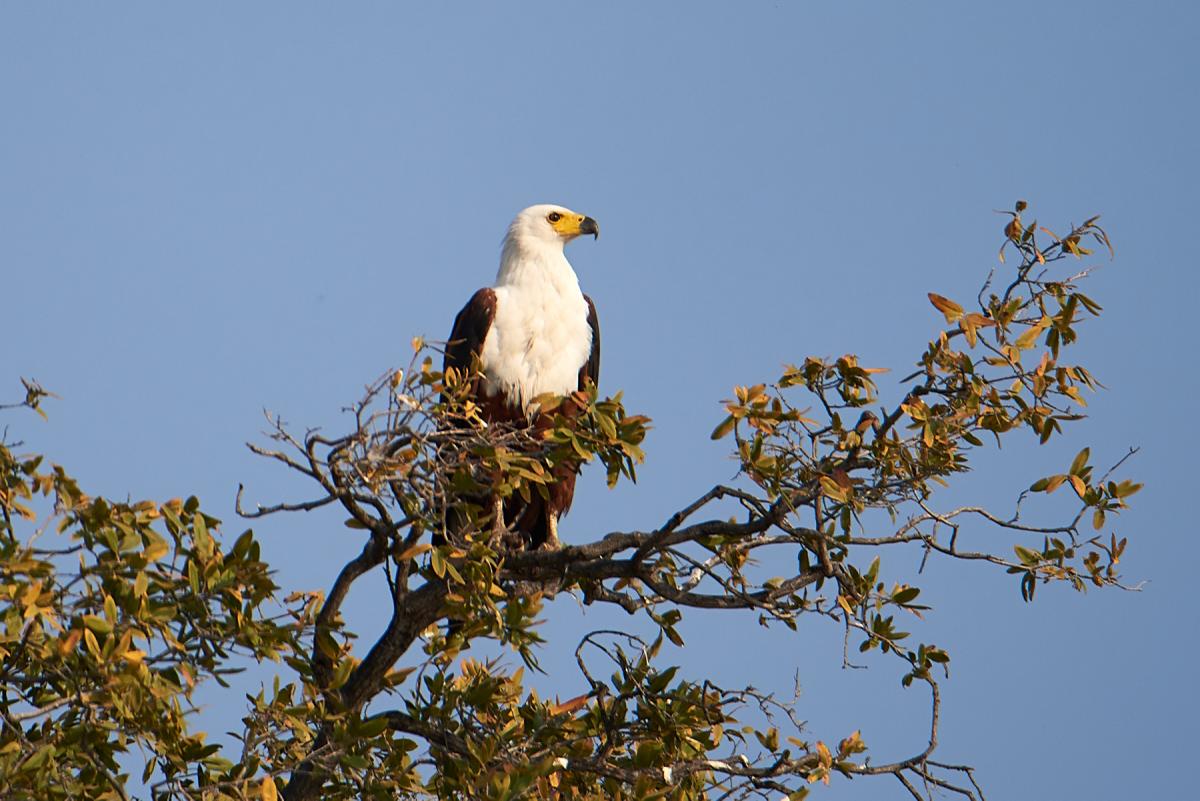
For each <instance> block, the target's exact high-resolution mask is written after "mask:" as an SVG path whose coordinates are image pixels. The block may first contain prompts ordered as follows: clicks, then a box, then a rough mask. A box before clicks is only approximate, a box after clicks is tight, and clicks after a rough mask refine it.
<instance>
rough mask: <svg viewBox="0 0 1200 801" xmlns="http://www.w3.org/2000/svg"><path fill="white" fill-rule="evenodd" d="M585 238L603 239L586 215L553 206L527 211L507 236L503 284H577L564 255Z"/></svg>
mask: <svg viewBox="0 0 1200 801" xmlns="http://www.w3.org/2000/svg"><path fill="white" fill-rule="evenodd" d="M584 234H591V235H592V236H594V237H596V238H599V237H600V226H599V225H598V224H597V223H596V221H595V220H593V219H592V218H591V217H588V216H587V215H585V214H580V213H579V212H577V211H571V210H570V209H568V208H566V207H564V206H556V205H554V204H553V203H542V204H539V205H537V206H530V207H529V208H527V209H524V210H523V211H521V213H519V214H518V215H517V216H516V218H514V219H513V221H512V224H511V225H509V226H508V233H507V234H506V235H505V236H504V246H503V247H502V249H501V253H500V273H499V275H498V276H497V278H498V281H499V283H513V282H524V281H527V280H536V281H541V280H545V279H546V278H547V277H549V278H551V280H555V279H558V280H566V279H567V278H568V277H569V279H570V281H572V282H574V281H575V280H576V279H575V273H574V271H573V270H572V269H571V265H570V263H569V262H568V261H567V259H566V256H565V255H564V254H563V247H564V246H565V245H566V244H567V243H568V242H570V241H571V240H572V239H574V238H575V237H577V236H581V235H584ZM575 291H576V292H577V291H578V289H576V290H575Z"/></svg>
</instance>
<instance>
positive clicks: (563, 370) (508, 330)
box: [482, 260, 592, 408]
mask: <svg viewBox="0 0 1200 801" xmlns="http://www.w3.org/2000/svg"><path fill="white" fill-rule="evenodd" d="M564 263H565V260H564ZM568 269H570V268H569V267H568ZM571 279H572V280H569V281H554V280H550V281H545V280H541V281H522V282H515V283H510V284H506V285H501V286H497V287H495V288H494V290H493V291H494V292H495V293H496V314H495V317H493V318H492V325H491V328H490V329H489V330H488V333H487V337H486V338H485V339H484V341H483V354H482V356H483V374H484V378H485V380H486V386H485V390H486V392H487V394H488V395H495V394H496V393H497V392H500V393H503V394H504V396H505V398H506V399H507V400H508V401H509V403H512V404H514V405H517V406H520V407H521V408H526V407H527V405H528V403H529V401H530V400H532V399H533V398H534V397H536V396H537V395H540V394H542V393H545V392H553V393H555V394H558V395H565V394H567V393H569V392H573V391H575V390H576V389H578V388H579V369H580V368H581V367H583V365H584V363H585V362H586V361H587V360H588V356H589V355H590V354H591V349H592V329H591V326H589V325H588V321H587V317H588V307H587V301H586V300H584V298H583V293H582V292H580V291H579V285H578V283H577V282H576V281H575V280H573V279H574V275H573V274H572V275H571Z"/></svg>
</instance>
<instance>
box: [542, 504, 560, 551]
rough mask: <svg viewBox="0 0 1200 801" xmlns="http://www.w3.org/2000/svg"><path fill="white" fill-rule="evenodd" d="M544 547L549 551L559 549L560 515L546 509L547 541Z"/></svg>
mask: <svg viewBox="0 0 1200 801" xmlns="http://www.w3.org/2000/svg"><path fill="white" fill-rule="evenodd" d="M542 548H543V549H545V550H547V551H557V550H558V515H556V514H554V512H551V511H549V510H546V541H545V542H544V543H542Z"/></svg>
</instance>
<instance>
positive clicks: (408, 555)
mask: <svg viewBox="0 0 1200 801" xmlns="http://www.w3.org/2000/svg"><path fill="white" fill-rule="evenodd" d="M431 550H433V546H432V545H430V544H429V543H428V542H420V543H417V544H416V545H414V546H413V547H411V548H408V549H406V550H405V551H404V553H402V554H400V555H399V556H397V557H396V561H397V562H407V561H408V560H409V559H416V558H417V557H418V556H420V555H421V554H423V553H425V552H427V551H431Z"/></svg>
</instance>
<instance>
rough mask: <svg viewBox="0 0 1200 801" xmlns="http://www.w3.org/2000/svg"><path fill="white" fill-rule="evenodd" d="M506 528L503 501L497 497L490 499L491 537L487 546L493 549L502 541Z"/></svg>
mask: <svg viewBox="0 0 1200 801" xmlns="http://www.w3.org/2000/svg"><path fill="white" fill-rule="evenodd" d="M507 531H508V528H507V527H506V526H505V525H504V499H503V498H501V497H500V496H499V495H495V496H493V497H492V535H491V536H490V537H489V538H488V544H489V545H491V546H492V547H495V546H497V545H499V544H500V542H501V541H502V540H503V539H504V535H505V533H507Z"/></svg>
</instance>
